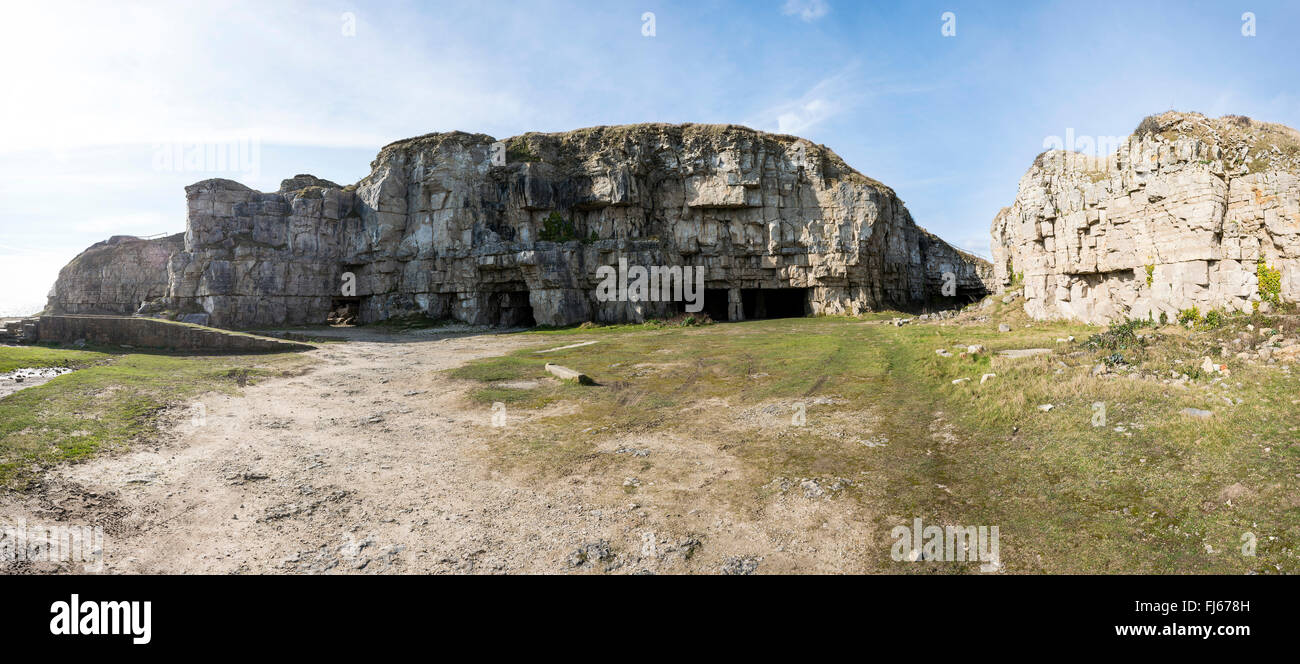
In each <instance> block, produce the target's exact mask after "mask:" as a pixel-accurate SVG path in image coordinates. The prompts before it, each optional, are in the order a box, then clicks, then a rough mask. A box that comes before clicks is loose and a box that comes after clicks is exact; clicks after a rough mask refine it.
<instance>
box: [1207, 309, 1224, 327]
mask: <svg viewBox="0 0 1300 664" xmlns="http://www.w3.org/2000/svg"><path fill="white" fill-rule="evenodd" d="M1226 322H1228V318H1227V316H1224V315H1223V314H1222V313H1221V312H1219V311H1209V312H1207V313H1206V314H1205V320H1203V321H1201V326H1202V327H1205V328H1207V329H1213V328H1216V327H1219V326H1221V325H1223V324H1224V323H1226Z"/></svg>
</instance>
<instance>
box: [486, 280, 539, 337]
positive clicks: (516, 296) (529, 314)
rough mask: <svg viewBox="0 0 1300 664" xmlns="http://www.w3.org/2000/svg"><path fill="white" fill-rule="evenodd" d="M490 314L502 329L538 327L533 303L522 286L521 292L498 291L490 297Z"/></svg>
mask: <svg viewBox="0 0 1300 664" xmlns="http://www.w3.org/2000/svg"><path fill="white" fill-rule="evenodd" d="M490 300H491V302H490V304H489V307H490V308H489V314H490V315H491V316H492V320H493V321H494V323H495V324H496V325H498V326H500V327H536V326H537V319H536V318H533V303H532V302H531V301H529V299H528V289H527V288H524V287H523V285H522V284H520V287H519V290H506V291H498V292H496V293H493V294H492V295H491V296H490Z"/></svg>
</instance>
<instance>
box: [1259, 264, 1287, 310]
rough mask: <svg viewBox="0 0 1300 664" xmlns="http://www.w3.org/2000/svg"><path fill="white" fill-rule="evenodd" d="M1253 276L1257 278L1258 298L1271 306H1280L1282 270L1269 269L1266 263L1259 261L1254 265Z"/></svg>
mask: <svg viewBox="0 0 1300 664" xmlns="http://www.w3.org/2000/svg"><path fill="white" fill-rule="evenodd" d="M1255 276H1257V277H1259V298H1260V299H1261V300H1263V301H1265V302H1268V303H1271V304H1273V305H1278V304H1281V303H1282V270H1280V269H1277V268H1272V267H1269V266H1268V263H1265V262H1264V261H1260V262H1258V263H1256V264H1255ZM1256 309H1258V305H1256Z"/></svg>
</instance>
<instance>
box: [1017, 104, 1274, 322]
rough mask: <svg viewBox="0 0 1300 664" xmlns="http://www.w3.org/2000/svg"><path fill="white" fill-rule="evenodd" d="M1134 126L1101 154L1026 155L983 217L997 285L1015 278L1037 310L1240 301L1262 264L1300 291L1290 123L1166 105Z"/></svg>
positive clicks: (1140, 311) (1090, 313)
mask: <svg viewBox="0 0 1300 664" xmlns="http://www.w3.org/2000/svg"><path fill="white" fill-rule="evenodd" d="M1144 128H1145V130H1144V131H1143V132H1141V134H1140V135H1134V136H1131V137H1129V139H1128V140H1127V142H1125V143H1124V145H1123V146H1122V147H1121V148H1120V149H1119V150H1118V151H1117V152H1116V153H1115V154H1113V155H1110V156H1109V157H1105V158H1100V159H1094V158H1088V157H1084V156H1083V155H1079V154H1077V153H1073V152H1063V151H1051V152H1046V153H1044V154H1042V155H1040V156H1039V157H1038V158H1037V159H1036V160H1035V162H1034V164H1033V166H1031V167H1030V169H1029V171H1028V172H1026V173H1025V175H1024V177H1023V178H1021V180H1020V187H1019V192H1018V194H1017V196H1016V200H1015V202H1014V203H1013V204H1012V205H1011V206H1010V207H1007V208H1004V209H1003V210H1002V211H1001V212H999V213H998V215H997V216H996V218H995V219H994V221H993V228H992V234H993V242H992V246H993V269H994V273H995V275H994V276H995V281H996V283H997V285H998V286H999V287H1001V288H1005V287H1006V286H1009V285H1010V284H1011V283H1012V282H1013V280H1015V279H1016V278H1018V277H1023V279H1024V288H1025V298H1026V299H1025V310H1026V312H1027V313H1029V314H1030V315H1031V316H1033V317H1035V318H1039V319H1046V318H1072V319H1078V320H1083V321H1088V322H1095V323H1109V322H1113V321H1118V320H1125V319H1129V318H1144V319H1145V318H1156V317H1159V316H1160V314H1162V313H1163V314H1165V315H1166V316H1167V317H1169V318H1173V317H1175V316H1176V315H1177V314H1178V312H1179V311H1181V310H1185V309H1189V308H1191V307H1197V308H1198V309H1199V310H1200V311H1201V312H1202V313H1204V312H1206V311H1209V310H1224V311H1242V312H1249V311H1252V310H1253V308H1255V307H1256V306H1258V305H1257V303H1258V302H1259V301H1260V299H1261V297H1260V293H1259V289H1258V280H1257V278H1256V268H1257V263H1258V262H1260V261H1264V262H1265V263H1266V264H1267V265H1268V266H1270V267H1273V268H1279V269H1281V272H1282V292H1281V296H1282V298H1284V299H1286V300H1289V301H1295V300H1297V299H1298V298H1300V179H1298V178H1297V175H1296V174H1297V173H1300V134H1297V133H1296V132H1295V131H1294V130H1291V129H1289V128H1287V127H1282V126H1280V125H1269V124H1263V123H1258V122H1254V121H1251V120H1249V119H1248V118H1242V117H1239V116H1228V117H1224V118H1219V119H1208V118H1205V117H1204V116H1201V115H1198V114H1195V113H1176V112H1170V113H1165V114H1162V115H1160V116H1153V118H1150V119H1148V121H1147V122H1145V123H1144ZM1264 306H1267V304H1265V305H1264Z"/></svg>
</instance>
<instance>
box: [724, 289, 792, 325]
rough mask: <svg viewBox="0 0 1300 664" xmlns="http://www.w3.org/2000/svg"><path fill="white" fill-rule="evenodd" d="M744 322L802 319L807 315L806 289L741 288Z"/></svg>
mask: <svg viewBox="0 0 1300 664" xmlns="http://www.w3.org/2000/svg"><path fill="white" fill-rule="evenodd" d="M740 301H741V304H742V306H743V307H744V309H745V320H755V319H759V318H802V317H803V316H806V315H808V289H807V288H742V289H740Z"/></svg>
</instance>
